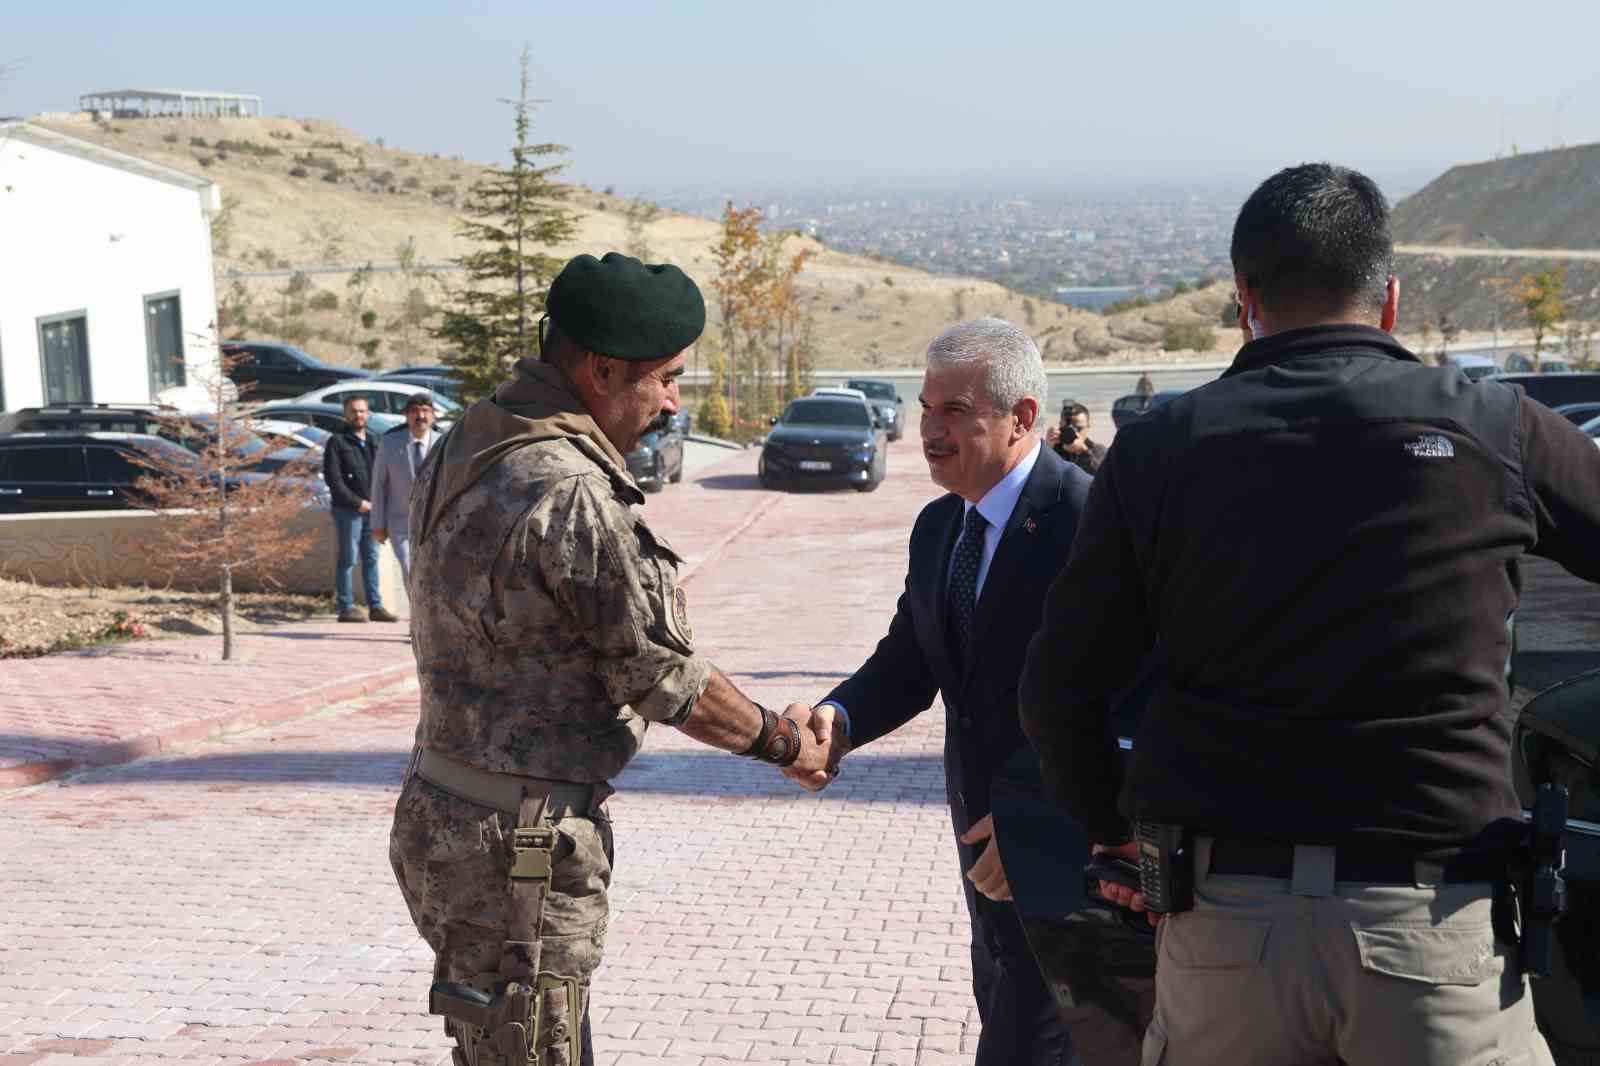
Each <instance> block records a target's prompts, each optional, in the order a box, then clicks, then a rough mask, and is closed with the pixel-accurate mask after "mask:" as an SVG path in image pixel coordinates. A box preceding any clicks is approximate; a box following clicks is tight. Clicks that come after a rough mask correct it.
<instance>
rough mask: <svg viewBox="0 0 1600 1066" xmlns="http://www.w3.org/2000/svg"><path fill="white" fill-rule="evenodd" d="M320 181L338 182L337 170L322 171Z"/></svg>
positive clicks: (331, 168) (332, 168) (330, 168)
mask: <svg viewBox="0 0 1600 1066" xmlns="http://www.w3.org/2000/svg"><path fill="white" fill-rule="evenodd" d="M322 180H323V181H332V182H337V181H338V180H339V168H338V167H329V168H328V169H327V170H324V171H323V172H322Z"/></svg>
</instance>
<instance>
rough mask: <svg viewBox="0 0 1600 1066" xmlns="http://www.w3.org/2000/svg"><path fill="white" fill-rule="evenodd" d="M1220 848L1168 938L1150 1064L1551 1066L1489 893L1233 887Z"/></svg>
mask: <svg viewBox="0 0 1600 1066" xmlns="http://www.w3.org/2000/svg"><path fill="white" fill-rule="evenodd" d="M1209 845H1210V841H1209V840H1208V839H1206V838H1201V840H1200V841H1199V846H1198V847H1197V848H1196V849H1195V881H1196V884H1195V906H1194V909H1193V910H1192V911H1186V912H1184V913H1182V914H1176V915H1173V916H1172V917H1170V918H1168V919H1166V920H1165V921H1163V922H1162V923H1161V927H1160V929H1159V931H1158V933H1157V941H1156V953H1157V958H1156V1009H1155V1017H1154V1019H1153V1020H1152V1021H1151V1023H1150V1027H1149V1029H1148V1030H1147V1031H1146V1033H1145V1041H1144V1057H1143V1062H1144V1066H1198V1064H1204V1066H1220V1064H1227V1066H1253V1064H1262V1066H1324V1064H1326V1066H1335V1064H1338V1063H1343V1064H1346V1066H1399V1064H1404V1066H1522V1064H1530V1066H1550V1064H1551V1061H1552V1060H1551V1058H1550V1051H1549V1049H1548V1048H1547V1047H1546V1046H1545V1042H1544V1037H1542V1036H1540V1035H1539V1031H1538V1029H1537V1028H1535V1026H1534V1019H1533V997H1532V994H1531V993H1530V991H1529V989H1528V982H1527V979H1526V978H1525V977H1523V975H1522V974H1521V972H1520V971H1519V970H1518V969H1517V967H1516V960H1515V956H1514V955H1512V954H1510V949H1509V948H1508V946H1507V945H1505V944H1502V943H1497V942H1496V941H1495V936H1494V930H1493V928H1492V927H1491V923H1490V915H1489V911H1490V904H1491V894H1492V886H1490V885H1489V884H1487V883H1484V884H1447V885H1438V886H1435V887H1427V888H1418V887H1414V886H1411V885H1363V884H1353V883H1345V882H1338V883H1335V882H1334V881H1333V880H1332V876H1331V874H1329V875H1327V876H1326V878H1325V883H1322V884H1317V883H1316V879H1315V878H1310V879H1308V878H1306V877H1304V876H1303V875H1302V876H1297V877H1296V879H1295V880H1294V881H1293V882H1291V881H1286V880H1279V879H1277V878H1268V877H1233V876H1228V877H1218V876H1211V875H1210V874H1209V869H1210V865H1211V849H1210V846H1209ZM1319 850H1320V849H1319ZM1308 865H1309V864H1308ZM1326 868H1327V869H1329V870H1331V868H1332V864H1331V862H1329V863H1327V864H1326ZM1296 873H1297V875H1299V874H1301V871H1300V870H1299V869H1298V868H1297V870H1296ZM1291 886H1293V887H1294V888H1295V889H1298V894H1297V892H1296V891H1291Z"/></svg>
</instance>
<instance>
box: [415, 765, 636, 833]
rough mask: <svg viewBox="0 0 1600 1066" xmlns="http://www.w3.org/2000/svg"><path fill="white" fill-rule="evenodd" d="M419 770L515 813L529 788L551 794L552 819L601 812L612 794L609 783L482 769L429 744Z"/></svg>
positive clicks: (441, 784)
mask: <svg viewBox="0 0 1600 1066" xmlns="http://www.w3.org/2000/svg"><path fill="white" fill-rule="evenodd" d="M415 772H416V775H417V776H418V777H420V778H422V779H423V780H424V781H426V782H428V783H429V784H431V785H434V786H435V787H437V788H442V789H444V790H445V791H446V792H448V793H450V794H451V795H453V796H459V797H461V798H462V799H464V800H467V801H469V802H472V803H477V804H481V805H482V806H484V807H493V808H494V809H495V810H497V811H504V812H506V813H507V814H511V815H516V814H518V812H519V811H520V809H521V806H522V797H523V794H524V793H525V792H531V793H535V794H546V795H548V797H549V798H548V800H547V803H546V807H545V817H546V818H551V819H555V818H567V817H570V816H572V815H575V814H595V813H598V812H599V811H600V810H601V804H603V803H605V801H606V798H607V797H608V796H610V795H611V787H610V786H609V785H604V784H600V785H580V784H578V783H577V782H574V781H555V780H551V779H550V778H544V777H527V776H524V775H522V774H500V773H495V772H494V771H492V770H480V769H478V768H477V767H476V766H468V765H467V764H466V763H464V762H457V761H456V760H455V759H452V758H450V757H449V756H448V755H441V754H439V753H438V752H436V751H433V750H431V749H428V748H423V749H422V751H421V752H420V753H419V754H418V756H417V763H416V769H415Z"/></svg>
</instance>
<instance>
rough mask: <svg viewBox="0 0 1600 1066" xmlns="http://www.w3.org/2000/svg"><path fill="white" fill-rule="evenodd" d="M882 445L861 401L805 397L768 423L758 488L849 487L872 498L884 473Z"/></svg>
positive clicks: (884, 446)
mask: <svg viewBox="0 0 1600 1066" xmlns="http://www.w3.org/2000/svg"><path fill="white" fill-rule="evenodd" d="M887 464H888V450H887V444H886V442H885V441H884V439H883V437H882V436H881V434H880V431H879V430H878V429H877V428H876V427H875V425H874V419H873V414H872V410H871V408H870V407H869V406H868V404H867V402H866V401H865V400H861V399H856V398H854V397H850V396H807V397H805V398H803V399H799V400H795V401H794V402H793V403H791V404H790V405H789V406H788V409H786V410H785V411H784V412H783V417H782V418H778V419H774V420H773V428H772V432H771V433H769V434H768V435H767V439H766V443H765V444H763V445H762V448H761V462H760V468H759V471H760V476H761V484H762V485H763V486H764V487H766V488H783V487H786V486H794V485H849V486H850V487H852V488H854V489H857V490H859V491H861V492H871V491H872V490H873V489H876V488H877V487H878V486H879V485H880V484H882V483H883V478H884V475H885V473H886V472H887Z"/></svg>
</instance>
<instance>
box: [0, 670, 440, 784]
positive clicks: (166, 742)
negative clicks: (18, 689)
mask: <svg viewBox="0 0 1600 1066" xmlns="http://www.w3.org/2000/svg"><path fill="white" fill-rule="evenodd" d="M416 668H417V666H416V663H398V664H396V665H394V666H390V667H385V668H384V669H382V670H375V671H373V672H372V673H370V674H360V675H357V676H356V677H352V678H347V679H345V680H342V681H335V682H332V683H330V684H326V685H319V686H317V687H316V688H312V689H306V690H305V691H303V692H300V693H298V694H296V695H293V696H290V697H288V698H287V699H282V700H275V701H273V702H272V703H270V704H264V705H262V706H259V707H250V708H247V709H244V710H238V711H229V712H226V713H223V714H219V715H216V716H214V717H211V718H202V719H199V720H197V721H193V722H178V723H175V724H174V725H172V726H170V727H169V728H167V729H164V730H161V731H160V732H156V733H146V734H143V735H141V736H137V737H129V738H128V739H126V740H115V741H111V742H109V743H106V744H97V745H94V746H93V747H91V748H89V749H88V750H86V751H85V752H84V753H83V754H82V755H80V756H78V757H75V758H61V759H46V760H43V761H40V762H25V763H21V764H19V765H17V766H7V767H4V768H0V792H8V791H11V790H12V789H18V788H28V787H31V786H33V785H42V784H44V783H46V782H48V781H54V780H56V779H57V778H60V777H65V776H67V775H68V774H74V773H78V772H79V771H82V770H94V769H99V768H102V767H106V766H117V765H120V764H122V763H129V762H133V761H134V760H136V759H146V758H149V757H150V756H152V755H161V754H165V753H169V752H172V751H176V750H177V749H179V748H184V747H189V746H192V745H194V744H199V743H201V742H203V741H206V740H212V739H215V738H217V737H220V736H222V735H223V734H225V733H235V732H238V731H239V730H241V729H255V728H257V727H259V726H264V725H272V724H273V723H275V722H282V721H285V720H287V719H290V718H299V717H301V716H302V715H307V714H310V713H312V712H313V711H319V710H321V709H322V708H324V707H327V706H329V705H331V704H335V703H343V702H344V701H346V700H353V699H357V698H359V697H361V696H370V695H371V694H372V693H374V692H378V691H381V690H383V689H386V688H388V687H389V686H390V685H393V684H395V683H396V682H397V681H400V680H402V679H404V678H405V677H406V676H407V675H409V674H411V673H413V672H414V671H415V670H416Z"/></svg>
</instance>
